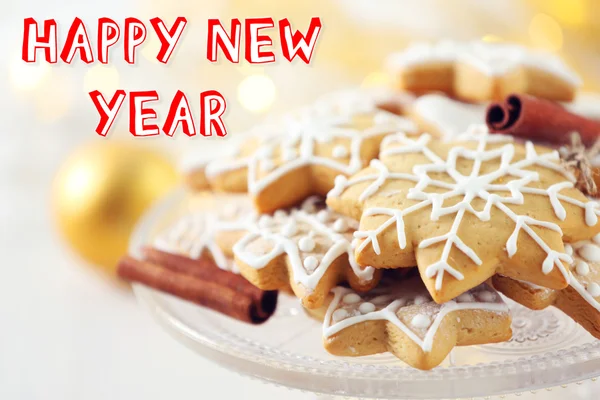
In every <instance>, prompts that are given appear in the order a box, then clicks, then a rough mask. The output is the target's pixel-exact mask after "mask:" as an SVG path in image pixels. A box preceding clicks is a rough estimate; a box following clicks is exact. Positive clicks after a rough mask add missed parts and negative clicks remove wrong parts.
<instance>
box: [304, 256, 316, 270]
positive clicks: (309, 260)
mask: <svg viewBox="0 0 600 400" xmlns="http://www.w3.org/2000/svg"><path fill="white" fill-rule="evenodd" d="M318 265H319V260H317V258H316V257H315V256H308V257H306V258H305V259H304V267H305V268H306V269H307V270H309V271H314V270H315V269H316V268H317V266H318Z"/></svg>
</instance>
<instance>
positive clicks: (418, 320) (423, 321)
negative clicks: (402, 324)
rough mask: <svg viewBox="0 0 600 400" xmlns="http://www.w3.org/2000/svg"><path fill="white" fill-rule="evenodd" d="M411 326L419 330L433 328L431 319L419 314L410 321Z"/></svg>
mask: <svg viewBox="0 0 600 400" xmlns="http://www.w3.org/2000/svg"><path fill="white" fill-rule="evenodd" d="M410 324H411V325H412V326H414V327H415V328H417V329H427V328H429V327H430V326H431V319H430V318H429V317H428V316H427V315H424V314H417V315H415V316H414V317H413V319H412V320H411V321H410Z"/></svg>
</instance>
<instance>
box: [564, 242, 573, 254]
mask: <svg viewBox="0 0 600 400" xmlns="http://www.w3.org/2000/svg"><path fill="white" fill-rule="evenodd" d="M565 253H567V255H569V256H572V255H573V246H571V245H570V244H565Z"/></svg>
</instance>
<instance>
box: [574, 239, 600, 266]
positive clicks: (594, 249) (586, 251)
mask: <svg viewBox="0 0 600 400" xmlns="http://www.w3.org/2000/svg"><path fill="white" fill-rule="evenodd" d="M577 253H579V255H580V256H581V257H583V258H585V259H586V260H587V261H590V262H598V261H600V247H598V246H596V245H595V244H592V243H586V244H584V245H583V246H581V247H580V248H579V249H578V250H577Z"/></svg>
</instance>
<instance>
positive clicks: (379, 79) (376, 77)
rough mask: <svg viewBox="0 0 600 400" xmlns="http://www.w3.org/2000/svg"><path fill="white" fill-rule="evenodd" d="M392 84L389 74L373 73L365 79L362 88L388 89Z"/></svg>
mask: <svg viewBox="0 0 600 400" xmlns="http://www.w3.org/2000/svg"><path fill="white" fill-rule="evenodd" d="M390 82H391V77H390V75H389V74H387V73H385V72H383V71H373V72H371V73H370V74H369V75H367V76H366V77H365V79H363V81H362V85H361V86H362V87H365V88H376V87H388V86H389V85H390Z"/></svg>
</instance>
